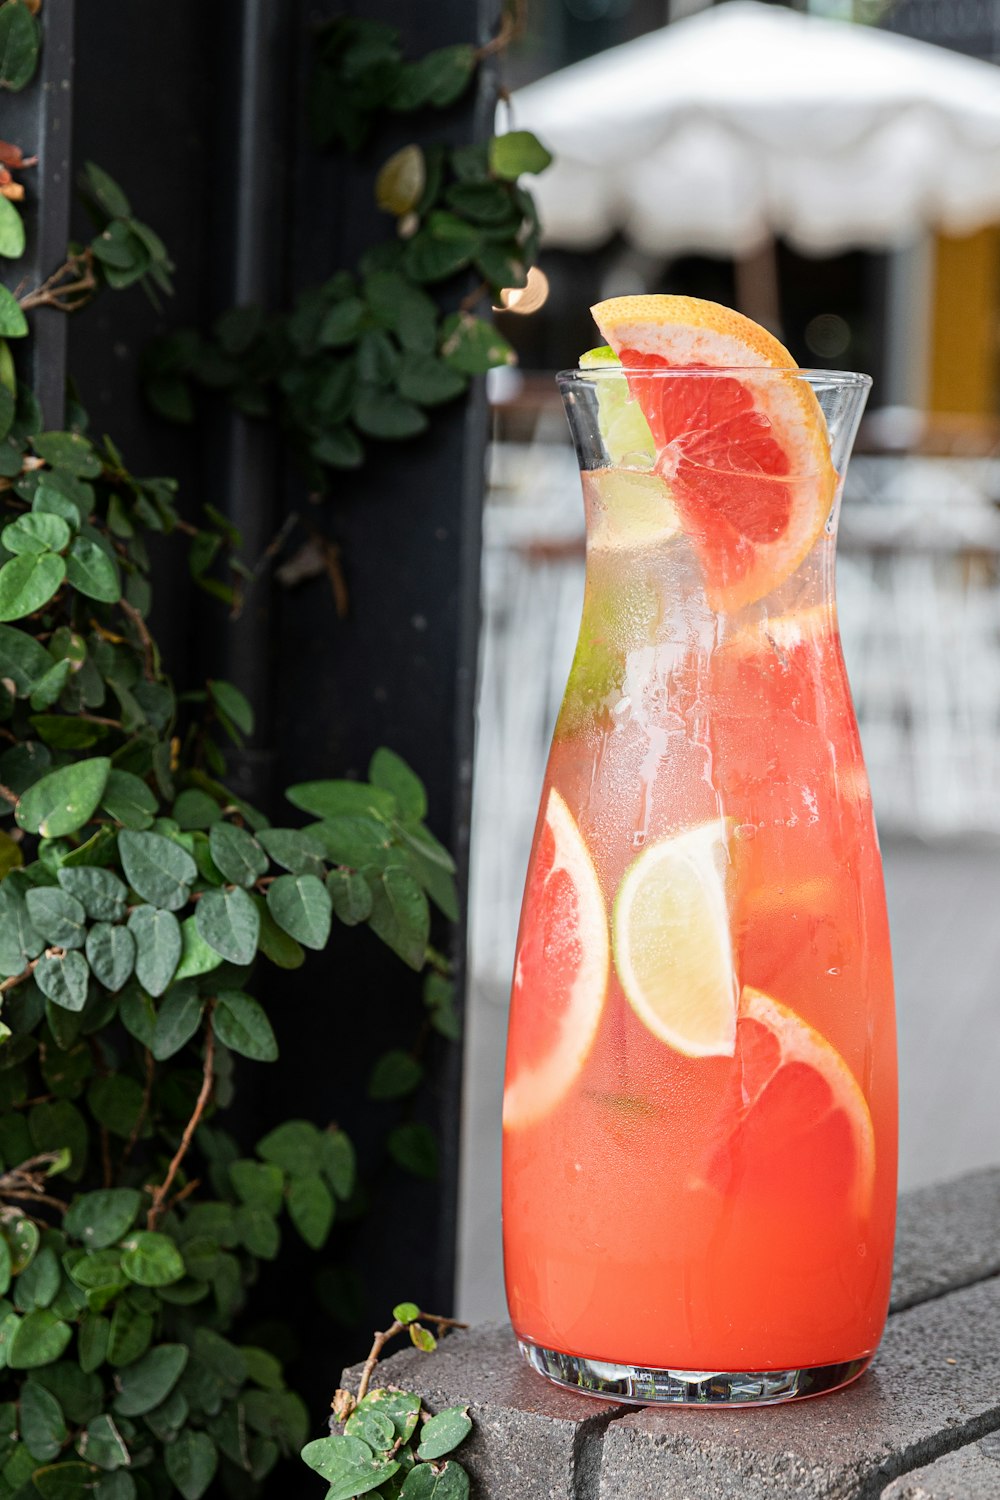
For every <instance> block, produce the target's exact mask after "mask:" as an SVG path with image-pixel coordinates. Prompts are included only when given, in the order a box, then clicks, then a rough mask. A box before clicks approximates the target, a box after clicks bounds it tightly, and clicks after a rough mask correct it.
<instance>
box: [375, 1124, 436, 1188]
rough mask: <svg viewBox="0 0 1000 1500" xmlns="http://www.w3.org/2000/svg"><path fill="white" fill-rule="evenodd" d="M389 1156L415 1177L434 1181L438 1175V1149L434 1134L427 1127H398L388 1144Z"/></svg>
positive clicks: (411, 1125)
mask: <svg viewBox="0 0 1000 1500" xmlns="http://www.w3.org/2000/svg"><path fill="white" fill-rule="evenodd" d="M386 1144H387V1145H388V1148H389V1155H390V1156H391V1157H392V1159H393V1161H394V1162H396V1164H397V1165H398V1166H400V1167H403V1168H404V1170H405V1171H407V1172H412V1173H413V1175H414V1177H423V1178H424V1179H426V1180H427V1181H433V1179H434V1178H435V1177H437V1175H438V1147H437V1140H436V1139H435V1137H434V1132H433V1131H432V1130H431V1129H430V1128H429V1126H427V1125H422V1124H408V1125H397V1126H396V1128H395V1129H394V1130H391V1131H390V1132H389V1137H388V1140H387V1142H386Z"/></svg>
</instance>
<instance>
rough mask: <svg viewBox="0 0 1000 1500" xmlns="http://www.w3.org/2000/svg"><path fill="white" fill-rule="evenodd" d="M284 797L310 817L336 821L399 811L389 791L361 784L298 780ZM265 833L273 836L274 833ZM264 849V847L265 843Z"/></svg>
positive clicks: (274, 830) (300, 836)
mask: <svg viewBox="0 0 1000 1500" xmlns="http://www.w3.org/2000/svg"><path fill="white" fill-rule="evenodd" d="M285 796H286V797H287V798H288V800H289V802H290V803H291V804H292V806H293V807H299V808H301V809H302V811H303V812H307V813H312V815H313V817H314V818H338V817H341V816H344V815H350V816H353V815H355V814H357V815H360V816H362V817H370V816H375V817H381V818H392V817H395V815H396V813H397V812H398V811H399V809H398V807H397V805H396V799H395V797H394V796H393V795H392V792H391V791H387V790H386V789H385V788H384V787H376V786H369V785H368V783H367V782H365V781H301V782H299V783H298V785H297V786H290V787H289V788H288V790H287V792H286V793H285ZM268 831H269V832H270V833H272V834H273V833H275V832H277V831H278V830H276V829H272V830H268ZM289 831H290V830H289ZM294 836H295V837H297V838H305V839H309V835H308V834H307V833H300V832H297V831H296V832H295V835H294ZM262 842H263V840H262ZM310 842H311V844H312V845H313V846H315V845H316V840H315V839H312V840H310ZM265 847H268V846H267V845H266V844H265ZM269 852H270V850H269ZM319 852H320V853H322V845H320V846H319ZM274 858H275V859H277V860H278V863H279V864H284V860H283V859H281V857H280V856H279V855H277V854H275V855H274Z"/></svg>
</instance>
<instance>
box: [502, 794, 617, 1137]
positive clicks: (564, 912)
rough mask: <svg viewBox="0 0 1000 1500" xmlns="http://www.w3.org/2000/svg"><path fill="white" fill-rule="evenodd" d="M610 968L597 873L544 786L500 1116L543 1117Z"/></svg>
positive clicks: (600, 1003) (586, 1044)
mask: <svg viewBox="0 0 1000 1500" xmlns="http://www.w3.org/2000/svg"><path fill="white" fill-rule="evenodd" d="M609 967H610V944H609V941H608V914H607V910H606V908H605V904H604V896H603V893H602V891H601V886H600V882H599V881H598V878H597V871H596V870H595V869H594V862H593V860H592V859H591V857H590V854H589V853H588V851H587V846H586V844H585V843H584V841H583V836H582V834H581V833H580V830H579V828H578V827H577V825H576V821H575V819H574V817H573V814H572V813H571V812H570V810H569V808H568V807H567V806H566V803H565V801H564V800H563V798H562V797H561V796H560V795H559V793H558V792H557V791H556V790H555V788H554V787H553V788H552V789H551V790H550V792H549V796H548V801H547V803H546V806H545V821H544V823H543V825H542V829H541V832H540V834H539V838H538V843H537V846H536V848H535V852H534V858H533V861H532V867H531V871H530V873H529V876H528V884H527V888H526V890H525V896H524V915H523V918H522V921H521V931H520V934H519V936H518V944H517V959H516V962H515V967H514V989H513V994H512V996H511V1009H510V1027H509V1035H508V1042H507V1082H506V1086H505V1089H504V1098H503V1123H504V1126H505V1127H506V1128H508V1129H518V1128H521V1127H523V1126H525V1125H534V1124H536V1123H537V1122H538V1121H539V1120H541V1119H544V1118H545V1116H546V1115H547V1114H549V1112H550V1111H551V1110H553V1109H554V1108H555V1107H556V1105H557V1104H558V1103H559V1101H560V1100H561V1099H562V1098H563V1096H564V1095H565V1094H566V1092H567V1091H568V1089H569V1088H570V1086H571V1085H572V1083H573V1081H574V1080H575V1078H576V1077H577V1075H578V1074H579V1072H580V1070H581V1068H582V1067H583V1065H584V1063H585V1062H586V1060H587V1057H588V1055H589V1053H590V1049H591V1047H592V1046H593V1043H594V1038H595V1037H596V1035H597V1027H598V1024H599V1022H600V1019H601V1011H602V1010H603V1008H604V997H605V995H606V993H607V988H608V970H609Z"/></svg>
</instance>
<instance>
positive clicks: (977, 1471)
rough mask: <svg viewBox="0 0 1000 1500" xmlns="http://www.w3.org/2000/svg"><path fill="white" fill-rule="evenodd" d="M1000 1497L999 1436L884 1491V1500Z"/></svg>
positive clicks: (991, 1499) (987, 1499)
mask: <svg viewBox="0 0 1000 1500" xmlns="http://www.w3.org/2000/svg"><path fill="white" fill-rule="evenodd" d="M998 1496H1000V1437H998V1435H997V1434H996V1433H992V1434H991V1435H990V1436H989V1437H985V1438H983V1439H982V1440H981V1441H980V1442H978V1443H973V1444H971V1446H970V1447H968V1448H960V1449H959V1450H958V1452H957V1453H946V1454H945V1456H944V1458H939V1459H938V1460H937V1462H936V1463H933V1464H928V1465H927V1466H926V1467H925V1468H921V1469H915V1470H914V1471H913V1473H912V1474H906V1475H904V1476H903V1478H902V1479H894V1480H893V1481H892V1483H891V1484H890V1485H889V1486H888V1487H887V1488H886V1489H884V1490H883V1491H882V1500H997V1497H998Z"/></svg>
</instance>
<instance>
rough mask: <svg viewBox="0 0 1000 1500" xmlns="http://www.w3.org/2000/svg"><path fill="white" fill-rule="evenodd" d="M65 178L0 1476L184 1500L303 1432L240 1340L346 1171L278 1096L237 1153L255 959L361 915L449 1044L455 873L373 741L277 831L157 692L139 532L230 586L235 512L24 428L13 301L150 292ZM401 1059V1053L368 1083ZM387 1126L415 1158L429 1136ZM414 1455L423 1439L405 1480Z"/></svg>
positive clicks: (44, 508) (37, 601)
mask: <svg viewBox="0 0 1000 1500" xmlns="http://www.w3.org/2000/svg"><path fill="white" fill-rule="evenodd" d="M37 10H38V6H37V4H29V3H28V0H5V3H3V4H0V89H8V90H16V89H20V88H23V87H25V86H27V85H28V84H29V83H30V81H31V79H32V77H33V74H34V71H35V66H36V62H37V56H38V49H39V45H40V39H41V35H42V33H41V29H40V26H39V20H38V17H37V15H36V14H35V12H36V11H37ZM0 163H2V168H0V205H3V206H2V207H0V257H6V259H7V260H9V261H12V262H13V261H16V260H17V259H18V258H19V256H20V255H21V254H22V253H23V250H24V234H23V221H22V218H21V209H20V204H21V202H22V201H23V191H22V189H23V175H24V174H25V173H26V172H29V171H30V170H31V168H32V165H33V163H32V160H31V159H30V158H29V157H25V155H24V152H23V149H22V148H21V146H20V145H18V144H14V143H0ZM81 191H82V194H83V197H84V200H85V202H86V204H87V206H88V209H89V211H90V213H91V216H92V218H93V219H94V229H95V234H94V237H93V239H92V240H91V241H90V242H89V243H87V244H82V245H75V246H70V247H69V250H68V252H67V256H66V260H65V262H64V264H63V265H62V266H60V267H57V268H55V269H54V270H53V272H52V274H51V275H50V276H49V277H48V279H47V280H46V281H45V282H44V283H42V284H41V285H39V286H37V287H34V288H28V289H27V290H24V289H21V290H19V291H18V292H16V293H15V292H12V291H9V290H6V289H0V512H2V514H0V1500H8V1497H17V1500H28V1497H33V1496H41V1497H42V1500H75V1497H81V1500H82V1497H83V1496H84V1495H87V1496H92V1497H96V1500H156V1497H160V1496H164V1495H168V1494H173V1493H178V1494H180V1495H182V1496H183V1497H184V1500H200V1497H201V1496H202V1495H204V1494H205V1493H206V1492H207V1491H208V1489H209V1487H210V1486H212V1485H213V1483H215V1482H216V1480H218V1481H219V1482H220V1483H223V1484H224V1486H225V1488H226V1491H227V1492H228V1493H230V1494H232V1495H234V1496H237V1497H238V1496H241V1495H251V1494H253V1493H255V1492H256V1491H257V1490H258V1489H259V1486H260V1484H261V1482H262V1481H263V1479H264V1478H265V1476H266V1475H267V1474H268V1473H269V1472H270V1471H271V1470H272V1468H273V1466H274V1464H275V1463H276V1462H277V1461H278V1458H279V1457H280V1456H281V1454H282V1453H287V1454H293V1453H296V1452H298V1451H299V1450H300V1449H301V1448H302V1446H303V1444H304V1443H305V1441H306V1438H307V1436H308V1431H307V1427H308V1422H307V1415H306V1409H305V1406H304V1404H303V1402H302V1400H301V1398H300V1397H299V1396H298V1395H297V1394H296V1393H295V1392H293V1391H292V1390H290V1389H289V1388H288V1386H287V1384H286V1380H285V1376H284V1373H283V1370H282V1366H281V1363H280V1361H279V1360H278V1359H277V1358H276V1357H275V1356H274V1354H273V1353H271V1352H270V1351H269V1350H267V1349H265V1348H261V1347H257V1346H253V1345H247V1344H245V1343H244V1342H242V1341H241V1339H240V1337H239V1332H238V1329H239V1319H240V1315H241V1313H242V1311H243V1309H244V1306H245V1304H246V1301H247V1297H248V1293H249V1290H250V1288H251V1287H252V1285H253V1283H254V1281H255V1279H256V1277H257V1275H258V1272H259V1268H260V1265H261V1263H262V1262H266V1261H271V1260H273V1259H275V1257H277V1256H278V1254H279V1253H280V1249H281V1244H282V1239H283V1237H284V1236H285V1235H286V1234H287V1233H289V1232H292V1233H294V1234H296V1235H297V1236H299V1237H300V1238H301V1239H302V1240H303V1241H304V1242H305V1243H306V1244H307V1245H308V1246H309V1247H311V1248H313V1249H315V1250H319V1249H321V1248H322V1247H323V1246H324V1245H326V1244H327V1242H328V1239H329V1236H330V1233H331V1230H332V1227H333V1225H334V1224H335V1222H336V1220H337V1217H338V1215H339V1214H341V1213H342V1212H343V1211H344V1210H345V1206H346V1205H347V1204H348V1203H349V1202H350V1200H351V1199H352V1197H353V1195H354V1192H355V1179H356V1168H355V1154H354V1149H353V1145H352V1142H351V1139H350V1137H349V1134H348V1133H347V1131H346V1130H345V1129H343V1128H342V1127H340V1126H339V1125H336V1124H330V1123H327V1122H325V1121H321V1122H316V1121H312V1120H308V1119H296V1120H289V1121H285V1122H284V1123H282V1124H280V1125H278V1126H277V1127H276V1128H274V1129H272V1130H270V1131H269V1132H268V1133H267V1134H265V1135H264V1136H263V1137H262V1138H261V1139H259V1140H257V1141H256V1142H254V1143H252V1144H250V1145H248V1144H246V1143H244V1144H243V1145H240V1144H238V1143H237V1141H236V1140H235V1139H234V1138H233V1136H232V1135H231V1134H230V1133H229V1132H228V1131H227V1130H226V1128H225V1111H226V1109H227V1108H228V1106H229V1105H230V1104H231V1102H232V1100H233V1097H234V1089H235V1079H236V1071H237V1065H238V1064H241V1063H242V1061H243V1060H246V1061H248V1062H250V1063H273V1062H274V1061H275V1060H276V1059H277V1057H278V1054H279V1047H280V1034H279V1033H280V1027H279V1028H276V1027H275V1025H274V1024H273V1020H274V1018H273V1017H272V1016H270V1015H269V1014H268V1012H267V1009H266V1008H265V1007H264V1005H262V1004H261V1002H260V1000H259V999H257V998H256V995H255V989H256V983H255V975H256V972H257V969H258V967H259V966H260V965H262V964H273V965H276V966H277V967H278V968H280V969H283V970H288V971H291V970H294V969H297V968H299V967H300V966H301V965H302V964H303V963H304V962H305V961H306V958H307V955H308V953H309V952H310V951H314V950H319V949H322V948H324V947H326V946H327V945H328V944H329V943H331V942H335V941H337V940H338V936H339V935H340V934H342V931H343V928H344V927H345V926H347V927H350V926H358V925H366V926H367V927H368V928H369V929H370V931H371V932H372V933H373V934H374V935H375V937H376V938H378V939H380V940H381V941H382V942H383V943H385V944H387V945H388V946H389V948H391V949H392V950H393V951H394V952H395V953H396V954H398V955H399V958H400V959H401V961H402V962H403V963H404V964H405V965H407V966H409V967H410V968H411V969H415V970H420V971H423V972H424V973H425V976H426V978H425V988H424V996H425V1002H426V1018H427V1021H428V1022H429V1024H430V1025H431V1026H432V1027H433V1028H435V1029H436V1030H438V1031H439V1032H441V1033H443V1034H444V1035H446V1036H454V1034H455V1018H454V1012H453V1008H452V991H451V981H450V979H449V977H448V964H447V962H446V960H445V959H444V958H443V957H441V955H439V954H438V953H437V952H436V951H435V950H434V949H433V948H432V947H431V946H430V943H429V937H430V927H431V908H432V907H436V908H437V909H438V911H439V912H441V913H442V914H443V916H444V917H446V918H450V917H454V916H455V915H456V892H455V884H454V866H453V863H452V860H451V858H450V856H449V854H448V853H447V851H446V850H445V849H444V848H443V847H442V845H441V844H440V843H439V842H438V841H437V840H436V839H435V838H434V836H433V835H432V834H431V832H430V830H429V829H428V827H427V825H426V822H425V817H426V798H425V794H424V789H423V787H422V785H421V783H420V781H419V779H418V777H417V776H416V775H415V774H414V773H413V772H412V771H411V770H410V769H409V767H408V766H406V765H405V764H404V763H403V761H401V760H400V759H399V757H398V756H396V755H394V754H393V753H392V752H391V751H390V750H387V749H382V750H378V751H376V753H375V755H374V756H373V758H372V761H371V765H370V768H369V772H368V777H367V779H366V780H365V781H364V782H356V781H344V780H338V779H327V780H321V781H314V782H308V783H303V784H301V785H298V786H295V787H291V788H289V789H288V792H287V794H286V801H287V804H288V815H287V816H286V817H282V818H281V819H280V820H278V822H277V824H276V823H274V822H272V821H271V820H270V819H269V818H268V817H267V816H265V815H264V814H263V813H262V812H260V811H259V810H257V809H255V808H254V807H252V806H250V805H249V804H248V803H246V802H245V801H243V800H242V799H241V798H239V797H238V796H236V795H235V794H234V793H233V792H232V791H231V790H230V789H229V788H228V787H227V785H226V769H225V768H226V759H225V747H226V745H227V744H230V743H235V744H239V743H241V741H242V739H243V737H244V736H246V735H247V734H249V733H251V732H252V728H253V725H252V715H251V710H250V707H249V704H248V703H247V701H246V699H245V698H244V696H243V695H242V694H241V693H240V692H239V690H238V689H237V688H236V687H235V686H233V685H232V684H229V683H226V682H223V681H210V682H208V683H206V684H205V685H204V686H203V687H199V688H197V689H196V690H194V691H193V692H188V693H185V694H182V695H179V694H178V693H177V692H176V691H175V688H174V686H173V683H172V681H171V679H170V677H169V675H168V674H167V672H166V670H165V668H164V664H163V662H162V660H161V656H160V651H159V648H158V646H157V643H156V640H155V638H154V636H153V634H152V632H151V630H150V626H149V623H148V621H149V612H150V606H151V598H152V592H151V585H150V557H149V542H150V539H151V537H153V536H156V535H168V536H169V535H172V536H174V537H175V538H176V539H178V541H179V542H186V544H187V545H188V546H189V547H190V562H191V571H192V573H193V575H194V576H195V578H196V579H197V580H198V581H199V582H200V583H201V584H202V585H203V586H205V587H206V588H208V589H209V590H210V591H211V592H215V593H219V594H221V595H222V596H223V597H225V598H227V599H231V598H232V597H234V594H235V592H236V590H238V587H239V581H240V577H241V568H240V565H239V563H238V561H234V560H233V559H232V553H233V549H234V548H235V549H238V545H239V538H238V536H236V534H235V533H234V532H233V529H232V527H231V526H230V525H229V524H228V522H227V521H226V520H225V518H224V517H222V516H220V515H218V514H217V513H215V512H213V511H212V510H211V509H210V508H209V509H208V510H207V512H206V517H205V520H204V522H203V523H202V524H199V525H193V524H192V523H190V522H189V521H187V520H185V519H184V518H182V516H181V515H180V513H179V511H178V506H177V495H176V486H175V484H174V482H173V481H171V480H169V479H162V478H156V479H143V478H139V477H137V476H136V475H134V474H133V473H132V472H131V471H130V469H129V467H128V465H127V462H126V460H125V457H124V456H123V454H122V453H121V451H120V450H119V448H118V447H117V446H116V445H115V444H114V442H113V441H112V440H111V439H109V438H107V437H104V438H101V439H100V440H99V441H98V440H96V439H95V438H94V437H92V436H91V434H90V431H89V425H88V421H87V417H86V412H85V410H84V409H83V407H82V406H81V405H80V404H79V403H77V402H76V401H71V402H70V405H69V408H68V412H67V416H66V420H65V423H64V424H63V425H61V426H59V427H58V428H51V427H50V428H47V427H46V426H45V423H44V421H43V417H42V413H41V411H40V409H39V405H38V402H37V400H36V399H35V397H34V394H33V393H32V391H31V390H30V389H29V388H28V387H27V386H26V385H25V384H23V383H21V382H19V381H18V379H17V376H16V369H15V365H16V361H15V353H16V350H17V348H18V347H19V346H23V341H24V340H25V339H26V338H28V337H29V335H30V314H31V312H32V310H33V309H35V308H37V307H39V306H43V305H47V306H51V307H57V308H61V309H63V310H65V311H72V310H74V309H76V308H77V307H79V306H80V305H81V304H82V303H83V302H84V301H86V300H87V299H88V298H89V297H90V296H92V295H93V294H94V293H95V292H96V291H97V290H99V289H100V288H102V287H107V288H111V289H116V290H117V289H122V288H125V287H128V286H132V285H135V284H141V285H143V286H144V287H145V288H146V290H147V291H148V292H149V293H150V294H151V295H154V296H155V295H157V294H164V293H168V292H169V290H170V272H171V269H172V268H171V265H170V261H169V256H168V254H167V251H166V249H165V248H164V246H163V243H162V241H161V240H160V239H159V238H158V236H157V235H156V234H155V232H154V231H152V230H151V229H149V227H148V226H146V225H144V224H143V223H141V222H140V221H139V220H138V219H136V217H135V216H134V214H133V212H132V208H131V205H130V203H129V201H128V199H127V197H126V196H125V194H124V193H123V192H122V190H121V189H120V188H119V187H118V185H117V184H116V183H114V182H113V181H112V180H111V179H110V178H109V177H108V176H107V175H106V174H105V173H104V172H102V171H101V170H100V168H98V167H96V166H93V165H90V166H88V167H87V168H86V169H85V171H84V173H83V175H82V180H81ZM11 279H12V280H16V275H15V277H13V278H11ZM223 559H226V560H227V561H226V562H225V567H226V576H225V580H220V578H219V577H218V576H217V564H218V563H219V562H220V561H221V560H223ZM213 570H214V571H213ZM420 1076H421V1064H420V1060H419V1058H418V1057H417V1056H416V1055H415V1053H414V1052H408V1051H406V1050H405V1049H402V1048H401V1049H398V1050H396V1051H393V1052H389V1053H387V1054H386V1055H385V1056H384V1057H383V1058H382V1059H380V1060H379V1061H378V1062H377V1063H376V1065H375V1068H374V1070H373V1073H372V1076H371V1080H370V1092H371V1094H372V1095H373V1097H375V1098H382V1099H396V1098H400V1097H403V1096H406V1095H408V1094H410V1093H412V1091H413V1090H414V1088H415V1087H416V1086H417V1084H418V1083H419V1081H420ZM389 1146H390V1150H391V1152H392V1154H393V1155H394V1156H395V1158H396V1160H397V1161H399V1162H400V1163H401V1164H402V1165H404V1166H407V1167H408V1168H409V1169H410V1170H413V1171H416V1172H418V1173H424V1174H428V1175H430V1174H432V1173H433V1171H434V1143H433V1137H430V1136H429V1133H427V1132H426V1131H425V1130H424V1129H423V1127H420V1126H418V1125H416V1124H403V1125H401V1126H398V1127H397V1129H396V1131H395V1132H394V1133H393V1135H392V1136H391V1137H390V1141H389ZM398 1312H399V1309H397V1313H398ZM431 1321H432V1322H433V1321H434V1320H431ZM438 1321H440V1320H438ZM445 1321H446V1320H445ZM411 1324H412V1325H413V1326H414V1327H417V1326H418V1325H419V1327H420V1328H421V1329H423V1334H426V1335H427V1337H431V1335H430V1333H429V1330H427V1329H426V1328H425V1327H424V1325H423V1324H420V1323H419V1317H414V1318H411V1319H409V1320H408V1322H407V1324H406V1326H410V1325H411ZM422 1336H423V1335H422V1334H418V1335H416V1337H417V1339H418V1341H419V1339H420V1337H422ZM425 1342H426V1339H425ZM359 1407H360V1403H359ZM366 1412H367V1408H366ZM364 1416H365V1414H364V1413H363V1414H362V1417H361V1418H360V1419H359V1420H363V1419H364ZM407 1420H408V1419H407ZM380 1426H381V1427H382V1430H383V1436H384V1424H380V1421H379V1420H377V1419H375V1418H372V1419H370V1420H368V1421H366V1422H365V1428H366V1431H368V1430H369V1429H370V1430H371V1432H372V1433H375V1432H377V1430H378V1429H380ZM424 1435H426V1429H425V1430H424ZM352 1436H353V1433H352ZM359 1440H360V1441H368V1440H367V1439H363V1438H362V1439H359ZM443 1440H444V1439H443V1438H442V1439H441V1441H443ZM394 1441H395V1439H394ZM369 1446H371V1444H370V1443H369ZM371 1451H372V1452H373V1453H375V1452H376V1451H378V1452H379V1453H383V1451H384V1450H382V1449H377V1450H376V1448H372V1449H371ZM440 1451H441V1453H443V1452H444V1449H441V1450H440ZM393 1462H397V1464H398V1471H399V1472H401V1471H402V1469H403V1467H404V1466H405V1465H406V1460H405V1459H402V1458H400V1459H398V1460H396V1459H394V1460H393ZM435 1462H436V1459H434V1458H431V1457H430V1456H429V1450H428V1452H426V1453H425V1454H419V1453H418V1454H417V1456H416V1458H415V1460H414V1463H415V1471H416V1468H420V1467H421V1466H423V1467H424V1468H425V1469H426V1468H428V1467H433V1464H434V1463H435ZM421 1482H424V1481H421ZM367 1488H371V1486H368V1487H367ZM344 1493H347V1492H346V1491H345V1492H344ZM353 1493H361V1491H360V1490H355V1491H354V1492H353ZM386 1493H388V1494H391V1493H393V1491H392V1490H391V1489H390V1490H387V1491H386ZM418 1493H423V1492H422V1491H414V1490H411V1491H408V1494H418ZM427 1493H430V1491H427Z"/></svg>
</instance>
